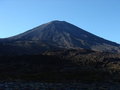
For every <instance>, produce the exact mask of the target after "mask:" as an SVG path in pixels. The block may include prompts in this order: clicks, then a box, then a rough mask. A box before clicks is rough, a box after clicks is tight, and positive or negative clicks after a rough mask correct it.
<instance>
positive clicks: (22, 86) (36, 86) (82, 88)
mask: <svg viewBox="0 0 120 90" xmlns="http://www.w3.org/2000/svg"><path fill="white" fill-rule="evenodd" d="M0 90H120V84H118V83H41V82H0Z"/></svg>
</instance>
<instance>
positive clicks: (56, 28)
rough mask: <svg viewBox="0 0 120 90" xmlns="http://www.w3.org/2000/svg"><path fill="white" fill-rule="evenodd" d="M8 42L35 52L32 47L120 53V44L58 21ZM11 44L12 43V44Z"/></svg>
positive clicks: (17, 36)
mask: <svg viewBox="0 0 120 90" xmlns="http://www.w3.org/2000/svg"><path fill="white" fill-rule="evenodd" d="M6 40H7V41H8V42H9V45H12V46H15V47H18V46H20V47H21V48H22V46H23V47H25V49H26V48H28V47H29V48H30V49H34V50H33V51H35V48H32V46H36V47H38V48H40V46H41V45H42V46H49V47H56V48H65V49H79V48H83V49H90V50H95V51H101V52H120V45H119V44H117V43H114V42H111V41H108V40H105V39H103V38H101V37H98V36H96V35H94V34H91V33H89V32H87V31H85V30H83V29H81V28H79V27H77V26H75V25H73V24H70V23H68V22H66V21H57V20H56V21H51V22H48V23H46V24H42V25H40V26H38V27H36V28H33V29H31V30H29V31H27V32H24V33H22V34H19V35H16V36H13V37H10V38H7V39H5V41H6ZM2 41H4V40H2ZM10 42H12V43H11V44H10ZM18 42H19V43H18ZM23 42H24V45H23ZM31 42H32V45H31ZM25 43H26V44H25ZM43 43H44V45H43ZM28 51H29V50H28Z"/></svg>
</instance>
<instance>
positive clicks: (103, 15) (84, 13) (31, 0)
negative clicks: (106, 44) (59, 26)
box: [0, 0, 120, 43]
mask: <svg viewBox="0 0 120 90" xmlns="http://www.w3.org/2000/svg"><path fill="white" fill-rule="evenodd" d="M52 20H63V21H68V22H70V23H72V24H74V25H77V26H78V27H81V28H83V29H85V30H86V31H88V32H91V33H93V34H95V35H98V36H101V37H103V38H105V39H108V40H112V41H114V42H118V43H120V35H119V34H120V0H0V38H5V37H10V36H13V35H16V34H19V33H22V32H25V31H27V30H29V29H31V28H33V27H36V26H38V25H40V24H43V23H46V22H49V21H52Z"/></svg>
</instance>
